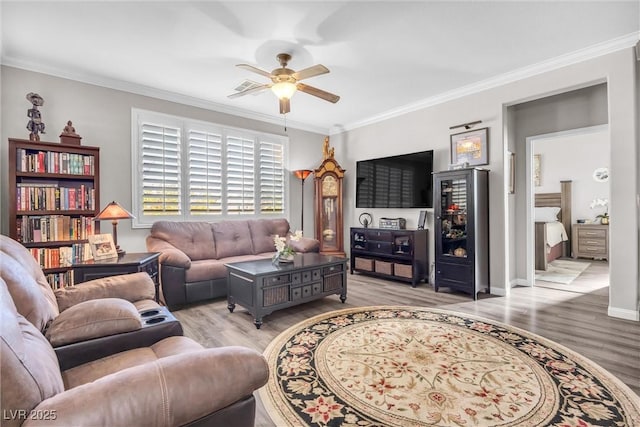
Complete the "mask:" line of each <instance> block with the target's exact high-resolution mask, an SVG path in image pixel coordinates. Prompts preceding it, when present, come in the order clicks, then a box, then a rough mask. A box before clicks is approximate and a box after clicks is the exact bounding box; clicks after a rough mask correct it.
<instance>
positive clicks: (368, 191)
mask: <svg viewBox="0 0 640 427" xmlns="http://www.w3.org/2000/svg"><path fill="white" fill-rule="evenodd" d="M432 172H433V150H429V151H421V152H418V153H411V154H403V155H400V156H391V157H382V158H379V159H370V160H360V161H358V162H356V207H357V208H432V207H433V178H432V176H431V173H432Z"/></svg>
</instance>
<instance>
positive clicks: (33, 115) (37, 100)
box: [27, 92, 45, 141]
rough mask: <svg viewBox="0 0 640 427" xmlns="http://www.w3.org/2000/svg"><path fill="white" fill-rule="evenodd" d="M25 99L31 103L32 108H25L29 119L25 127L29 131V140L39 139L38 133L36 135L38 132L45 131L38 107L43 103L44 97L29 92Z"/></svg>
mask: <svg viewBox="0 0 640 427" xmlns="http://www.w3.org/2000/svg"><path fill="white" fill-rule="evenodd" d="M27 100H28V101H29V102H31V104H32V105H33V108H30V109H28V110H27V117H29V119H30V120H29V123H27V129H28V130H29V131H30V132H31V133H29V140H30V141H40V135H38V133H45V131H44V123H43V122H42V117H41V116H40V111H38V107H41V106H42V105H43V104H44V99H42V97H41V96H40V95H38V94H37V93H33V92H29V93H28V94H27Z"/></svg>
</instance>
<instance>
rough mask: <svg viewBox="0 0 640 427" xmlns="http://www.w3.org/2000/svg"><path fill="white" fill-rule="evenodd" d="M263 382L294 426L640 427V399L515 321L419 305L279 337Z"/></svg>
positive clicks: (269, 402)
mask: <svg viewBox="0 0 640 427" xmlns="http://www.w3.org/2000/svg"><path fill="white" fill-rule="evenodd" d="M264 354H265V357H266V358H267V361H268V363H269V367H270V372H271V376H270V379H269V382H268V383H267V385H266V386H265V387H263V388H262V389H261V390H260V396H261V399H262V402H263V404H264V405H265V407H266V408H267V411H268V413H269V415H270V416H271V418H272V420H273V421H274V423H275V424H276V425H277V426H278V427H284V426H343V427H346V426H349V427H356V426H358V427H366V426H403V427H404V426H456V427H460V426H562V427H573V426H576V427H577V426H583V427H586V426H593V425H598V426H634V425H635V426H637V425H640V398H638V396H637V395H636V394H635V393H634V392H633V391H631V389H629V388H628V387H627V386H626V385H624V384H623V383H622V382H621V381H619V380H618V379H617V378H615V377H614V376H613V375H611V374H610V373H608V372H607V371H605V370H604V369H602V368H600V367H599V366H598V365H596V364H595V363H593V362H591V361H589V360H588V359H585V358H584V357H582V356H580V355H579V354H577V353H575V352H573V351H571V350H569V349H567V348H565V347H563V346H561V345H559V344H556V343H554V342H552V341H549V340H547V339H545V338H543V337H540V336H537V335H534V334H531V333H529V332H527V331H524V330H521V329H517V328H514V327H511V326H508V325H506V324H502V323H499V322H494V321H491V320H487V319H482V318H478V317H473V316H470V315H466V314H459V313H455V312H451V311H444V310H437V309H425V308H418V307H402V306H400V307H359V308H352V309H346V310H339V311H333V312H330V313H325V314H322V315H320V316H316V317H313V318H311V319H308V320H306V321H305V322H302V323H299V324H297V325H295V326H293V327H291V328H289V329H288V330H286V331H285V332H283V333H282V334H280V335H279V336H278V337H277V338H276V339H275V340H274V341H272V342H271V343H270V345H269V347H268V348H267V349H266V350H265V352H264Z"/></svg>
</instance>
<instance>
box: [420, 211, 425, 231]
mask: <svg viewBox="0 0 640 427" xmlns="http://www.w3.org/2000/svg"><path fill="white" fill-rule="evenodd" d="M426 220H427V211H420V216H418V230H424V223H425V222H426Z"/></svg>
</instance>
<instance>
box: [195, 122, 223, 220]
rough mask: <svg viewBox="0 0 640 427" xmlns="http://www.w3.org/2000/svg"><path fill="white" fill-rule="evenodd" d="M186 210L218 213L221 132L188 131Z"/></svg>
mask: <svg viewBox="0 0 640 427" xmlns="http://www.w3.org/2000/svg"><path fill="white" fill-rule="evenodd" d="M188 166H189V195H188V197H189V202H188V204H189V213H190V214H191V215H221V214H222V134H221V132H217V133H209V132H203V131H198V130H192V129H191V130H189V163H188Z"/></svg>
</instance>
